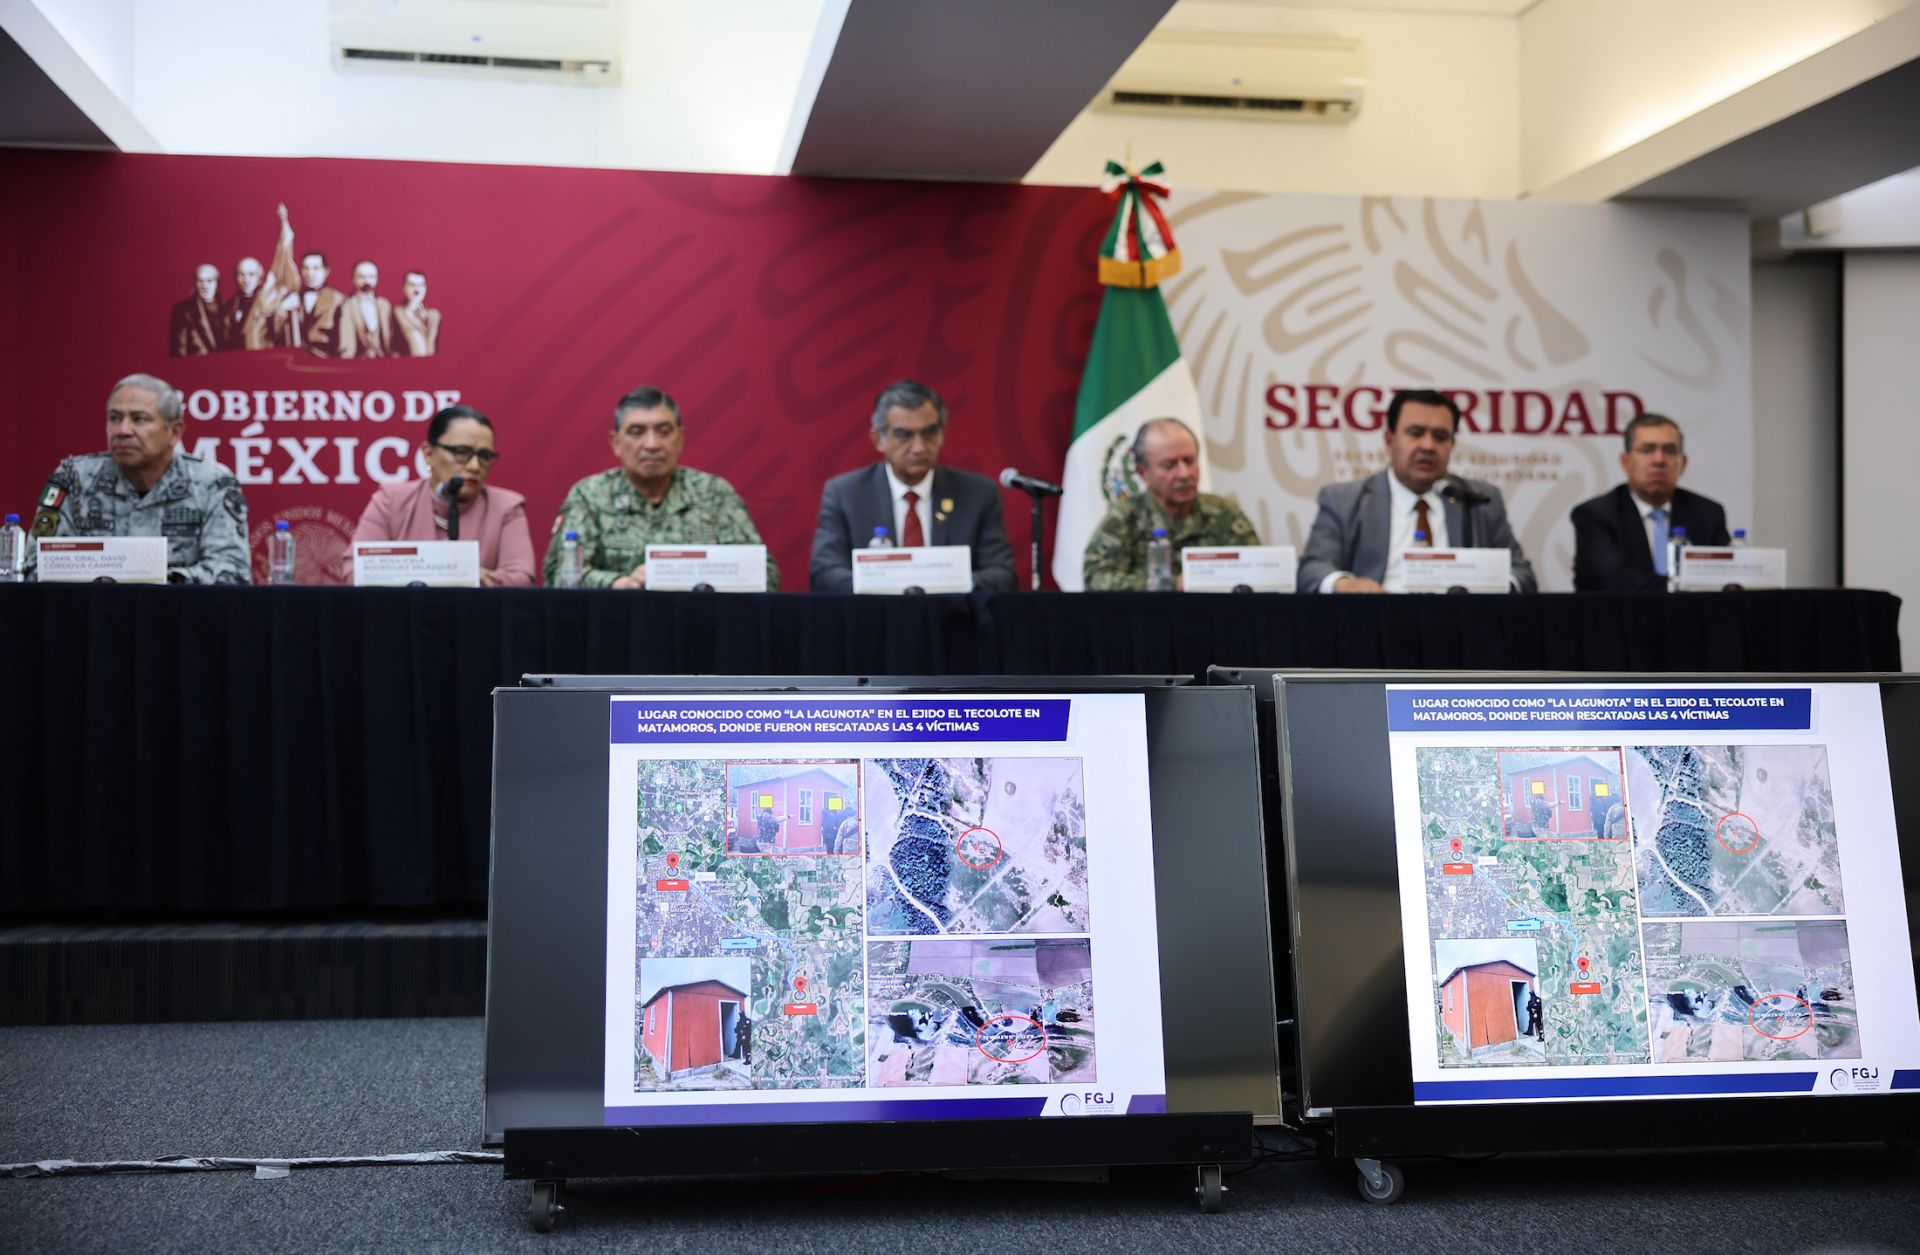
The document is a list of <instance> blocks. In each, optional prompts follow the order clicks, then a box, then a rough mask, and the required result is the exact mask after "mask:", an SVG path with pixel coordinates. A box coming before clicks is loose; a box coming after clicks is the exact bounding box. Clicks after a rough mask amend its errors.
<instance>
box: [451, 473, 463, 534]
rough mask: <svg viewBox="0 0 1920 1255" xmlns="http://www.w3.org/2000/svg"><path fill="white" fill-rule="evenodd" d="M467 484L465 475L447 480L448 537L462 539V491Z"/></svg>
mask: <svg viewBox="0 0 1920 1255" xmlns="http://www.w3.org/2000/svg"><path fill="white" fill-rule="evenodd" d="M466 486H467V481H466V479H465V477H463V476H460V475H455V476H454V477H453V478H452V479H449V480H448V481H447V539H448V540H459V539H460V492H461V490H462V489H463V488H465V487H466Z"/></svg>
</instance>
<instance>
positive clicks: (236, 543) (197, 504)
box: [27, 452, 253, 584]
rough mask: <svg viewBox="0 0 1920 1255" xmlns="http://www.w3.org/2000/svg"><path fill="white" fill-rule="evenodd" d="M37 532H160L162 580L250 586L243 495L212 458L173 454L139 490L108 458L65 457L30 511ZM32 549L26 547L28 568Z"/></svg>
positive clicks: (34, 559) (33, 559)
mask: <svg viewBox="0 0 1920 1255" xmlns="http://www.w3.org/2000/svg"><path fill="white" fill-rule="evenodd" d="M33 534H34V535H35V536H164V537H166V539H167V579H168V580H169V581H170V582H172V583H175V584H251V583H252V582H253V561H252V559H251V558H250V557H249V556H248V553H247V499H246V497H245V496H244V495H243V494H242V493H241V491H240V484H239V482H238V481H237V480H235V479H234V477H233V476H232V475H231V474H230V473H229V472H228V471H227V470H226V469H225V468H224V467H222V466H221V465H219V464H218V463H217V462H208V461H205V460H203V459H201V458H197V457H194V456H193V455H192V454H190V453H179V452H176V453H175V454H174V455H173V461H172V463H171V464H169V465H168V467H167V469H166V471H165V473H164V474H162V475H161V476H160V479H159V481H158V482H156V483H155V484H154V486H153V487H152V488H150V489H148V490H147V491H146V492H145V493H137V492H135V491H134V490H133V485H132V484H129V483H128V482H127V480H126V477H125V476H124V475H122V474H121V473H120V468H119V467H118V466H117V465H115V464H114V461H113V458H112V456H111V455H109V454H105V453H89V454H84V455H81V456H78V457H70V458H66V459H64V460H63V461H62V462H61V463H60V465H59V466H58V467H57V468H55V470H54V472H53V474H52V475H51V476H49V477H48V478H47V487H46V490H45V491H44V492H42V493H41V494H40V502H39V508H38V509H37V510H36V511H35V512H34V516H33ZM36 565H37V554H36V553H35V552H34V550H33V547H32V546H28V548H27V569H28V570H29V571H32V570H33V568H34V567H35V566H36Z"/></svg>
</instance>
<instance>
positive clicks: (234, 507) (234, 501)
mask: <svg viewBox="0 0 1920 1255" xmlns="http://www.w3.org/2000/svg"><path fill="white" fill-rule="evenodd" d="M225 501H226V506H227V513H228V514H229V515H231V516H232V517H233V521H234V522H236V523H238V524H240V525H241V526H242V527H244V526H246V522H247V494H246V493H244V492H241V491H240V485H239V484H235V485H234V486H233V487H231V488H229V489H227V494H226V497H225Z"/></svg>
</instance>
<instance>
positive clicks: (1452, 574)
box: [1404, 549, 1513, 593]
mask: <svg viewBox="0 0 1920 1255" xmlns="http://www.w3.org/2000/svg"><path fill="white" fill-rule="evenodd" d="M1404 556H1405V559H1406V572H1407V575H1406V581H1407V591H1408V592H1410V593H1444V592H1446V591H1447V590H1449V589H1453V588H1464V589H1466V590H1467V591H1468V592H1470V593H1504V592H1507V591H1509V590H1510V589H1512V587H1513V580H1512V577H1513V555H1512V554H1511V553H1509V552H1508V551H1506V550H1505V549H1409V550H1407V551H1406V554H1405V555H1404Z"/></svg>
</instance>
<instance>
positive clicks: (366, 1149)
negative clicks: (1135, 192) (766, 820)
mask: <svg viewBox="0 0 1920 1255" xmlns="http://www.w3.org/2000/svg"><path fill="white" fill-rule="evenodd" d="M481 1068H482V1054H481V1021H480V1020H479V1019H476V1018H463V1019H414V1020H354V1021H329V1020H305V1021H283V1022H268V1023H245V1024H240V1023H228V1024H193V1025H107V1026H68V1027H52V1028H7V1029H0V1112H4V1113H5V1119H3V1120H0V1163H19V1162H26V1161H37V1160H42V1159H53V1158H63V1159H78V1160H106V1159H150V1158H154V1157H156V1156H161V1155H174V1154H189V1155H225V1156H235V1157H254V1158H275V1157H278V1158H287V1157H294V1156H311V1155H363V1154H395V1153H404V1152H410V1151H423V1150H449V1149H469V1150H473V1149H478V1148H479V1130H480V1102H481ZM1672 1117H1673V1118H1680V1119H1684V1118H1687V1114H1686V1113H1684V1112H1679V1111H1675V1112H1673V1113H1672ZM1650 1118H1651V1115H1650ZM1353 1181H1354V1174H1353V1170H1352V1169H1351V1168H1350V1167H1347V1166H1344V1165H1343V1166H1341V1167H1340V1168H1338V1169H1329V1168H1325V1167H1323V1166H1321V1165H1320V1164H1318V1163H1316V1162H1312V1161H1306V1162H1295V1161H1287V1162H1274V1163H1269V1164H1266V1165H1264V1166H1262V1167H1259V1168H1256V1169H1255V1170H1253V1171H1251V1172H1249V1173H1247V1174H1246V1175H1243V1176H1240V1177H1237V1178H1234V1179H1232V1180H1229V1181H1228V1183H1227V1184H1228V1186H1229V1189H1230V1191H1231V1192H1230V1193H1229V1194H1228V1196H1227V1209H1226V1210H1225V1211H1224V1212H1223V1213H1221V1214H1219V1215H1214V1216H1205V1215H1201V1214H1200V1213H1199V1212H1198V1211H1197V1210H1195V1209H1194V1207H1193V1204H1192V1200H1191V1197H1190V1191H1189V1185H1190V1181H1189V1179H1188V1178H1186V1177H1184V1176H1183V1175H1182V1174H1179V1173H1175V1172H1143V1173H1133V1174H1129V1175H1127V1176H1126V1177H1124V1178H1123V1179H1117V1180H1116V1181H1114V1182H1112V1183H1109V1184H1104V1185H1101V1184H1085V1183H1033V1182H1007V1181H985V1182H982V1181H956V1180H950V1179H947V1178H944V1177H930V1176H917V1177H912V1176H910V1177H889V1178H871V1179H860V1180H844V1179H842V1180H800V1181H781V1182H765V1181H754V1180H745V1179H736V1180H728V1181H719V1182H714V1181H704V1182H666V1183H655V1184H645V1185H642V1184H636V1183H630V1182H618V1181H582V1182H578V1183H574V1184H572V1185H571V1186H570V1189H569V1194H570V1200H571V1202H572V1204H573V1209H572V1210H571V1211H570V1212H569V1213H568V1214H567V1215H566V1216H565V1217H564V1218H563V1220H562V1221H561V1225H560V1228H559V1230H558V1231H556V1232H555V1233H553V1234H551V1235H548V1236H545V1237H542V1236H540V1235H536V1234H534V1233H532V1232H531V1231H530V1230H529V1228H528V1225H527V1193H528V1187H527V1186H526V1185H525V1184H524V1183H518V1184H510V1183H508V1182H506V1181H504V1180H502V1179H501V1174H500V1169H499V1168H498V1167H496V1166H492V1165H464V1166H417V1167H413V1166H410V1167H382V1168H314V1169H295V1170H294V1172H293V1173H292V1175H291V1176H289V1177H287V1178H285V1179H281V1180H256V1179H255V1178H254V1177H253V1176H252V1175H251V1174H250V1173H245V1172H197V1173H191V1174H167V1175H151V1174H148V1175H114V1176H90V1177H66V1178H59V1177H56V1178H38V1179H21V1180H0V1233H4V1234H6V1235H7V1239H6V1246H7V1247H8V1249H12V1250H23V1251H61V1252H70V1251H72V1252H92V1251H99V1252H115V1253H116V1255H117V1253H118V1252H122V1251H128V1250H140V1251H148V1252H165V1251H182V1252H196V1253H197V1252H202V1251H208V1250H220V1251H255V1250H299V1251H303V1252H316V1251H336V1250H407V1251H412V1250H459V1251H492V1250H532V1251H538V1250H562V1249H564V1250H592V1251H600V1250H605V1251H616V1250H618V1251H630V1250H633V1249H635V1247H636V1246H640V1245H644V1246H645V1247H646V1248H647V1249H649V1250H655V1251H682V1250H685V1251H700V1252H713V1251H721V1250H761V1251H765V1250H780V1251H791V1252H795V1253H796V1255H798V1253H800V1252H812V1251H822V1252H825V1251H832V1252H848V1251H888V1252H893V1251H900V1250H908V1249H919V1248H922V1247H925V1246H928V1245H930V1244H931V1245H934V1246H942V1245H951V1244H954V1243H958V1244H960V1245H963V1246H965V1247H966V1249H968V1250H995V1249H1002V1250H1022V1251H1029V1250H1045V1251H1058V1252H1079V1251H1107V1250H1193V1249H1216V1250H1248V1251H1250V1250H1288V1249H1297V1250H1312V1251H1328V1252H1336V1251H1378V1250H1398V1251H1449V1252H1452V1251H1475V1252H1478V1251H1500V1252H1510V1251H1530V1250H1547V1251H1552V1252H1554V1253H1555V1255H1577V1253H1579V1252H1586V1251H1592V1252H1604V1253H1605V1255H1614V1253H1616V1252H1619V1251H1624V1250H1650V1249H1656V1248H1675V1249H1688V1250H1695V1249H1698V1250H1720V1249H1728V1250H1731V1249H1738V1250H1741V1251H1743V1252H1748V1253H1749V1255H1764V1253H1765V1252H1775V1251H1778V1252H1788V1251H1791V1252H1809V1251H1847V1252H1872V1251H1885V1252H1893V1251H1902V1250H1911V1249H1912V1246H1913V1235H1914V1234H1915V1233H1916V1232H1920V1158H1914V1157H1900V1156H1896V1155H1894V1154H1892V1153H1890V1152H1888V1151H1887V1150H1884V1149H1881V1148H1877V1147H1838V1148H1833V1147H1827V1148H1817V1147H1786V1148H1773V1149H1764V1150H1738V1151H1723V1152H1708V1153H1702V1152H1687V1153H1685V1154H1658V1155H1627V1154H1616V1155H1596V1156H1580V1155H1552V1156H1514V1157H1504V1158H1500V1159H1495V1160H1472V1161H1467V1160H1448V1161H1432V1162H1426V1161H1413V1162H1410V1163H1409V1164H1408V1165H1407V1182H1408V1185H1407V1196H1406V1198H1405V1200H1404V1201H1403V1202H1401V1203H1398V1204H1396V1205H1394V1206H1391V1207H1370V1206H1368V1205H1366V1204H1365V1203H1363V1202H1361V1201H1360V1199H1359V1197H1358V1195H1357V1194H1356V1193H1355V1191H1354V1188H1353Z"/></svg>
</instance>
